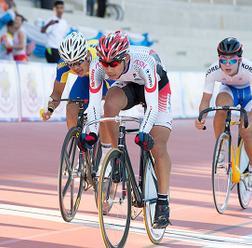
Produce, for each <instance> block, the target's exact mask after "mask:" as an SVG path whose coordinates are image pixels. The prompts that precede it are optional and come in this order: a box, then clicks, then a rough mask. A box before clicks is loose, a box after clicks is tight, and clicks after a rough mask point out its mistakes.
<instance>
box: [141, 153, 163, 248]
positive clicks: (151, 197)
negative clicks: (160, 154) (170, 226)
mask: <svg viewBox="0 0 252 248" xmlns="http://www.w3.org/2000/svg"><path fill="white" fill-rule="evenodd" d="M148 154H150V153H148ZM150 156H151V155H150ZM150 156H148V158H147V160H146V165H145V167H144V168H145V171H144V174H143V193H144V201H145V206H144V208H143V219H144V224H145V229H146V232H147V234H148V237H149V239H150V240H151V242H152V243H154V244H158V243H160V241H161V240H162V238H163V236H164V233H165V228H163V229H153V227H152V226H153V221H154V215H155V209H156V202H157V196H158V182H157V177H156V174H155V171H154V163H153V159H152V158H151V157H150Z"/></svg>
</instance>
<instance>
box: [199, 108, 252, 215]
mask: <svg viewBox="0 0 252 248" xmlns="http://www.w3.org/2000/svg"><path fill="white" fill-rule="evenodd" d="M219 110H222V111H223V110H224V111H226V112H227V116H226V121H225V130H224V131H223V132H222V133H221V134H220V135H219V137H218V139H217V141H216V144H215V148H214V153H213V162H212V192H213V199H214V205H215V208H216V210H217V212H218V213H220V214H221V213H223V212H224V211H225V209H226V208H227V203H228V198H229V194H230V191H231V190H232V189H233V188H234V186H235V185H236V184H237V191H238V198H239V203H240V205H241V207H242V208H243V209H245V208H247V207H248V205H249V202H250V199H251V191H250V190H249V188H248V175H249V158H248V155H247V153H246V151H245V148H244V142H243V140H242V138H241V136H240V133H239V131H238V142H237V150H236V156H235V154H234V148H233V143H232V136H231V131H230V127H231V126H232V125H241V116H242V113H243V114H244V127H245V128H247V127H248V114H247V112H246V110H244V109H243V108H241V107H231V106H217V107H210V108H207V109H205V110H203V111H201V113H200V114H199V117H198V120H199V122H200V121H201V119H202V116H203V115H204V114H206V113H208V112H211V111H219ZM232 111H239V112H240V119H239V121H231V112H232ZM204 129H205V127H204Z"/></svg>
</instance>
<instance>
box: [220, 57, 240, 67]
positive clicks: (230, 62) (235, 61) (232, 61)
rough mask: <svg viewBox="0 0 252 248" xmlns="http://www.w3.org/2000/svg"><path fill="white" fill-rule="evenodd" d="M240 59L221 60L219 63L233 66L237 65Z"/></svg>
mask: <svg viewBox="0 0 252 248" xmlns="http://www.w3.org/2000/svg"><path fill="white" fill-rule="evenodd" d="M239 59H240V58H235V59H224V58H220V59H219V61H220V63H222V64H224V65H226V64H227V62H228V63H229V64H230V65H233V64H235V63H237V61H238V60H239Z"/></svg>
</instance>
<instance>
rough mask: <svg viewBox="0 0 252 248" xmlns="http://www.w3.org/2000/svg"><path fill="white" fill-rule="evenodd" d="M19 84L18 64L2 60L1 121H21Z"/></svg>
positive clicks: (0, 80)
mask: <svg viewBox="0 0 252 248" xmlns="http://www.w3.org/2000/svg"><path fill="white" fill-rule="evenodd" d="M19 101H20V97H19V82H18V73H17V67H16V63H15V62H14V61H4V60H0V121H19V120H20V119H21V115H20V109H19V105H20V102H19Z"/></svg>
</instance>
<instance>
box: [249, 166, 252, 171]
mask: <svg viewBox="0 0 252 248" xmlns="http://www.w3.org/2000/svg"><path fill="white" fill-rule="evenodd" d="M249 172H250V173H252V165H251V164H249Z"/></svg>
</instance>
